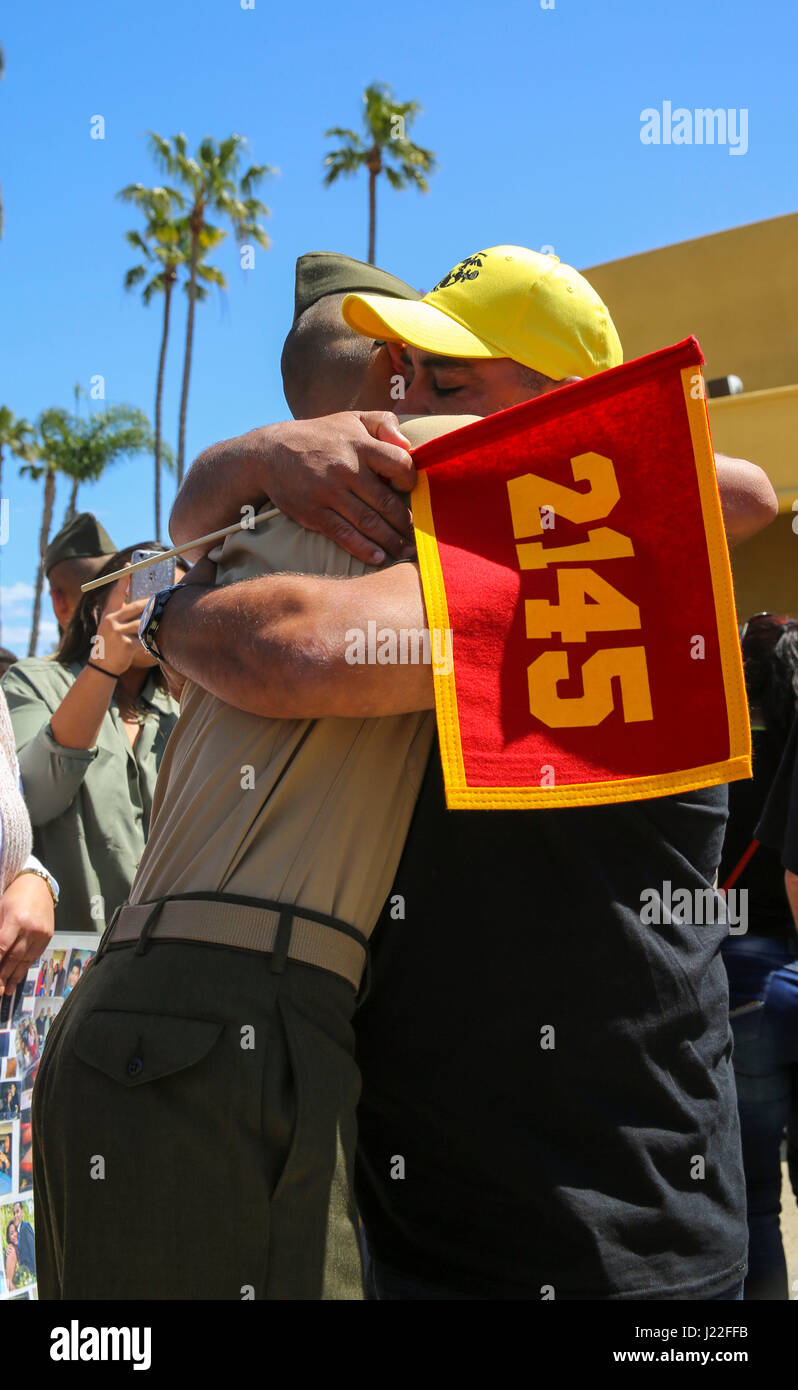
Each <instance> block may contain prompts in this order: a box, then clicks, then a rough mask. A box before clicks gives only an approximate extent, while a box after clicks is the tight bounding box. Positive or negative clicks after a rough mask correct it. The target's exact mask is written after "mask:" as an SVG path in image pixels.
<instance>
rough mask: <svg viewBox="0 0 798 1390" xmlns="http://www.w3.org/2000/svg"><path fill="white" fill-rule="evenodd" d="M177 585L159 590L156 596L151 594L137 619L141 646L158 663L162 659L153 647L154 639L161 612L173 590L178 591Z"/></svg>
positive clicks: (159, 623) (159, 624) (154, 646)
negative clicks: (155, 657) (154, 657)
mask: <svg viewBox="0 0 798 1390" xmlns="http://www.w3.org/2000/svg"><path fill="white" fill-rule="evenodd" d="M179 588H180V585H179V584H173V585H172V586H171V588H169V589H161V590H160V591H159V592H158V593H157V594H153V596H152V598H151V599H150V600H149V602H148V603H147V607H146V608H145V609H144V612H143V613H142V615H141V617H140V618H139V641H140V642H141V644H142V646H144V647H146V648H147V651H148V652H149V653H150V655H151V656H157V658H158V660H159V661H163V660H164V657H163V656H162V655H161V653H160V652H159V651H158V648H157V647H156V645H155V637H156V634H157V632H158V628H159V627H160V626H161V619H162V617H163V610H164V609H165V607H166V605H167V603H168V602H169V600H170V598H171V597H172V594H173V593H174V591H175V589H179Z"/></svg>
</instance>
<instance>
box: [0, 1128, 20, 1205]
mask: <svg viewBox="0 0 798 1390" xmlns="http://www.w3.org/2000/svg"><path fill="white" fill-rule="evenodd" d="M16 1187H17V1183H16V1182H15V1181H14V1126H13V1124H12V1123H11V1122H10V1121H8V1120H5V1121H0V1197H7V1196H9V1195H10V1194H11V1193H12V1192H13V1191H14V1190H15V1188H16Z"/></svg>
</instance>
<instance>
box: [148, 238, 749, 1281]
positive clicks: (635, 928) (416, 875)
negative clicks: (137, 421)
mask: <svg viewBox="0 0 798 1390" xmlns="http://www.w3.org/2000/svg"><path fill="white" fill-rule="evenodd" d="M499 303H500V304H501V312H498V311H497V308H496V305H497V304H499ZM343 313H344V317H345V318H346V320H347V322H348V323H349V324H350V325H351V326H354V327H356V328H357V330H358V331H360V332H362V333H363V334H365V335H366V336H367V337H369V338H371V337H374V338H378V339H379V338H382V339H387V340H388V341H389V350H390V352H391V354H392V357H393V360H394V363H395V365H397V368H398V366H399V365H400V364H402V365H403V366H404V369H405V372H406V375H407V380H408V389H407V392H406V395H405V400H404V409H405V410H406V411H407V412H408V413H418V414H421V415H428V414H432V413H433V412H437V411H440V410H446V411H447V412H452V411H453V412H454V413H455V414H457V415H459V416H460V417H461V420H462V413H463V412H469V413H474V414H481V413H489V412H491V411H495V410H499V409H502V408H504V407H506V406H509V405H512V404H514V403H515V402H516V401H519V400H525V399H529V397H530V396H534V395H539V394H540V393H541V392H542V391H547V390H551V389H555V388H556V387H557V386H559V385H561V384H563V383H564V382H565V381H567V380H569V379H573V378H574V377H577V376H586V375H593V374H595V373H596V372H598V371H601V370H603V369H604V368H606V367H609V366H612V365H614V364H615V363H616V362H618V361H619V360H620V344H619V343H618V339H617V335H616V334H615V331H614V328H613V326H612V323H611V320H610V319H609V315H608V314H607V311H606V309H605V307H604V305H603V304H602V303H601V301H600V300H599V299H598V297H597V296H595V295H594V294H593V292H592V290H590V287H589V286H587V285H586V282H585V281H584V280H583V279H582V277H580V276H578V275H577V273H576V272H575V271H572V270H569V269H568V268H567V267H561V266H559V264H558V263H557V262H556V260H554V259H552V258H546V257H540V256H537V255H536V253H533V252H528V251H525V250H523V249H521V248H514V247H495V248H491V249H490V250H488V251H483V252H480V253H477V254H476V255H475V256H472V257H469V258H467V260H465V261H461V262H459V263H458V265H457V266H456V267H455V268H454V270H453V271H451V272H450V273H449V275H447V276H446V277H445V278H444V280H443V281H441V282H440V284H439V285H437V286H436V288H435V289H434V290H433V291H431V292H430V294H429V295H427V296H426V297H425V298H424V299H423V300H422V301H419V302H418V303H412V304H408V303H396V302H392V301H391V300H390V299H388V298H383V297H381V296H379V295H372V294H370V293H365V294H356V295H352V296H349V297H348V298H347V299H345V300H344V303H343ZM403 344H409V346H408V347H407V349H406V351H405V350H404V349H403V347H402V345H403ZM724 468H725V470H726V491H727V492H728V482H729V480H730V479H731V478H735V479H736V481H737V485H738V488H739V492H738V497H737V505H736V506H733V507H732V510H731V515H732V517H733V519H734V525H735V528H736V529H737V532H738V534H739V532H740V531H742V532H744V531H745V529H746V527H748V528H749V529H758V528H759V526H760V525H762V524H765V521H766V519H769V517H770V515H772V514H773V497H772V492H771V491H769V489H768V485H767V483H766V481H765V480H763V478H762V476H761V475H760V473H759V470H756V469H755V468H753V466H752V465H745V464H742V465H738V464H737V463H736V462H735V461H728V462H727V464H726V465H724ZM721 483H722V490H723V483H724V480H723V478H721ZM746 489H747V497H748V504H746V503H745V502H744V501H742V500H741V495H742V496H745V495H746ZM250 500H251V501H253V502H254V501H255V500H256V499H253V498H251V499H250ZM747 513H749V514H750V513H753V521H752V520H751V516H750V515H747ZM184 524H185V517H183V518H182V520H181V523H180V525H181V526H182V525H184ZM202 577H203V570H202V569H201V568H199V567H198V571H197V573H196V574H195V575H194V576H193V579H194V580H195V581H196V580H200V579H201V578H202ZM369 621H376V623H377V625H378V626H379V627H385V628H402V627H405V628H419V627H422V626H423V624H424V609H423V602H422V598H421V591H420V585H419V581H418V576H417V573H416V571H415V568H414V567H413V566H411V565H396V566H394V567H392V568H389V569H387V570H382V571H378V572H375V573H372V574H365V575H363V576H362V577H359V578H358V579H353V580H346V579H339V580H329V579H326V578H319V577H313V578H310V577H303V576H299V575H291V574H282V575H270V576H267V577H264V578H259V579H254V580H249V581H245V582H243V583H241V584H238V585H235V586H232V588H229V589H227V591H225V590H224V589H214V588H213V587H208V586H207V585H203V584H202V583H194V584H193V585H192V586H187V587H186V588H184V590H183V592H182V593H180V592H178V593H176V594H175V596H174V598H173V599H172V601H171V602H170V604H169V608H168V609H167V612H166V617H165V621H164V623H163V624H162V626H161V628H160V629H159V644H160V646H161V649H162V651H163V652H164V654H165V656H166V658H167V660H168V661H169V662H170V663H171V664H173V665H174V666H176V667H177V668H178V669H179V670H180V671H181V672H183V673H185V674H186V675H187V676H189V677H190V678H191V679H192V680H194V681H196V682H198V683H200V684H202V685H205V686H206V687H207V688H209V689H211V690H212V691H213V692H214V693H215V694H216V695H217V696H219V697H220V698H222V699H224V700H226V701H228V702H230V703H232V704H236V705H238V706H240V707H241V708H243V709H246V710H249V711H251V712H253V713H259V714H262V715H268V716H271V717H272V718H292V717H309V716H310V715H313V716H319V715H346V716H349V717H362V716H363V715H381V716H383V715H387V714H395V713H399V712H402V711H408V710H421V709H426V708H429V707H431V705H432V681H431V675H430V672H429V669H428V668H427V667H424V666H423V665H417V666H412V665H405V666H399V665H395V666H390V665H384V666H383V665H379V664H377V663H375V664H374V665H368V666H356V667H352V666H350V665H349V664H348V662H347V659H346V650H347V632H348V630H350V629H351V628H353V627H357V626H361V627H365V626H366V624H367V623H368V622H369ZM225 643H227V644H228V647H227V650H228V653H230V652H232V653H234V655H233V657H232V660H231V659H230V657H229V656H228V658H227V659H226V660H224V661H218V662H217V661H215V660H214V659H213V656H212V655H210V654H209V653H212V651H213V649H214V648H216V647H217V646H218V647H221V646H222V645H223V644H225ZM724 820H725V789H723V788H707V789H702V790H700V791H697V792H694V793H691V794H689V795H686V796H681V797H662V798H657V799H654V800H651V801H648V802H634V803H627V804H617V805H612V806H603V807H595V808H590V807H586V808H581V807H580V808H572V809H568V810H551V811H535V812H517V811H516V812H506V813H501V812H488V813H480V812H472V811H469V812H451V813H449V812H446V810H445V806H444V800H443V789H442V780H441V773H440V765H439V760H438V758H437V756H436V755H435V754H434V753H433V755H432V757H431V759H430V762H429V764H428V767H427V773H426V777H425V780H424V784H423V786H422V789H421V793H420V796H419V801H418V804H417V807H416V812H415V815H414V818H413V821H412V823H411V827H410V831H409V834H408V837H407V841H406V844H405V850H404V854H403V857H402V861H401V864H400V867H399V870H398V874H397V877H396V879H395V881H394V884H393V888H392V890H391V894H390V895H389V897H388V899H387V900H386V904H385V907H384V908H383V912H382V916H381V919H380V922H379V924H378V928H377V933H376V936H375V944H376V950H375V983H374V988H373V991H372V995H371V998H370V999H369V1000H367V1002H366V1004H365V1005H364V1007H363V1008H362V1009H361V1011H360V1014H359V1017H358V1035H359V1044H358V1055H359V1061H360V1065H361V1069H362V1072H363V1099H362V1102H361V1107H360V1129H361V1138H360V1166H359V1177H358V1197H359V1202H360V1206H361V1211H362V1214H363V1218H364V1221H365V1226H366V1231H367V1236H368V1243H369V1247H370V1251H371V1256H372V1262H371V1282H372V1290H373V1293H374V1296H377V1297H382V1298H409V1299H440V1298H447V1297H454V1298H503V1297H504V1298H517V1297H521V1298H531V1299H540V1298H560V1299H561V1298H565V1299H580V1298H624V1297H625V1298H663V1299H728V1298H735V1297H737V1296H738V1294H739V1287H740V1283H741V1279H742V1275H743V1273H744V1267H745V1247H746V1228H745V1203H744V1193H743V1182H742V1170H741V1164H740V1152H739V1134H738V1128H737V1118H736V1117H737V1111H736V1102H735V1096H734V1083H733V1078H732V1074H731V1069H730V1064H729V1052H730V1041H729V1030H728V1020H727V995H726V984H725V975H724V972H723V966H722V963H721V961H720V959H719V957H718V950H719V946H720V941H721V939H722V937H723V935H724V930H723V929H722V928H713V927H702V928H701V930H700V931H696V929H695V928H694V927H693V926H692V925H690V924H682V923H678V922H675V921H670V920H668V921H667V922H666V924H665V926H664V928H662V929H656V930H652V928H651V927H649V926H648V925H644V924H643V922H642V920H641V912H640V903H641V901H645V900H646V899H645V898H644V897H643V895H644V894H645V895H648V894H650V892H651V889H652V887H654V888H655V889H656V888H657V887H659V888H660V889H661V888H662V887H663V885H664V884H665V882H668V883H669V885H670V886H671V888H672V889H683V890H686V891H687V892H688V893H689V894H690V895H691V897H692V895H693V894H699V893H701V894H703V893H705V892H706V891H707V890H710V889H711V884H712V882H713V879H714V875H715V871H716V867H717V863H718V860H719V856H720V849H721V844H722V838H723V825H724ZM544 1038H545V1040H546V1042H547V1044H548V1045H546V1046H544V1042H543V1040H544ZM551 1038H554V1039H556V1041H555V1042H554V1044H553V1045H551V1043H550V1042H549V1040H550V1039H551ZM698 1159H700V1165H699V1166H700V1181H699V1179H698V1172H699V1169H698V1168H697V1160H698Z"/></svg>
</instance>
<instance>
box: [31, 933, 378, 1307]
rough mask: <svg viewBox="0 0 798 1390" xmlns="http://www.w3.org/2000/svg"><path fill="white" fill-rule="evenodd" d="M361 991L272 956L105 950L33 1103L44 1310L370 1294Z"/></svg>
mask: <svg viewBox="0 0 798 1390" xmlns="http://www.w3.org/2000/svg"><path fill="white" fill-rule="evenodd" d="M354 1006H355V994H354V991H353V989H352V987H351V986H350V985H349V984H348V983H347V982H346V981H345V980H343V979H341V978H340V977H339V976H337V975H334V974H332V973H330V972H327V971H324V970H320V969H316V968H314V967H312V966H308V965H303V964H301V963H299V962H296V961H292V960H287V961H285V964H284V968H283V970H282V972H281V973H274V971H273V969H272V957H271V956H270V955H265V954H262V953H259V952H253V951H244V950H238V949H233V948H229V947H222V946H209V945H198V944H195V943H189V942H174V941H159V940H154V941H151V942H150V943H149V945H148V947H147V950H146V952H145V953H144V954H137V953H136V949H135V946H134V945H126V946H114V945H112V946H109V947H108V948H107V949H106V950H105V951H104V952H103V953H102V954H101V955H99V956H98V957H97V959H96V960H95V961H94V962H92V964H91V965H90V966H89V967H88V968H87V970H86V972H85V975H84V977H83V979H82V980H81V981H80V983H79V984H78V985H77V987H76V988H75V989H74V990H73V992H72V994H71V995H70V996H69V998H68V999H67V1000H66V1002H65V1004H64V1006H63V1008H62V1009H61V1012H60V1013H59V1015H58V1016H57V1018H56V1019H55V1021H54V1023H53V1026H52V1028H51V1029H50V1033H49V1035H48V1037H47V1042H46V1045H45V1047H44V1050H43V1054H42V1059H41V1063H40V1066H39V1071H38V1075H37V1078H36V1082H35V1086H34V1093H33V1110H32V1127H33V1147H34V1197H35V1227H36V1258H37V1265H38V1281H39V1297H40V1298H43V1299H109V1298H111V1299H359V1298H362V1296H363V1294H362V1270H361V1261H360V1250H359V1243H358V1239H357V1227H356V1215H355V1209H354V1204H353V1200H352V1196H351V1193H352V1164H353V1159H354V1148H355V1136H356V1130H355V1110H356V1106H357V1101H358V1095H359V1090H360V1078H359V1074H358V1071H357V1067H356V1065H355V1062H354V1060H353V1035H352V1028H351V1017H352V1013H353V1011H354Z"/></svg>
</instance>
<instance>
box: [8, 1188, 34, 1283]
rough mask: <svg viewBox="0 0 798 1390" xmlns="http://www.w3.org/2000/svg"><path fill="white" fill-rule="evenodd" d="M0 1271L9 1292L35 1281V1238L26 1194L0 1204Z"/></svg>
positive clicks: (31, 1212) (31, 1204)
mask: <svg viewBox="0 0 798 1390" xmlns="http://www.w3.org/2000/svg"><path fill="white" fill-rule="evenodd" d="M0 1235H2V1246H3V1250H2V1256H3V1272H4V1274H5V1281H6V1288H7V1290H8V1293H9V1295H11V1294H12V1293H13V1292H16V1290H18V1289H24V1288H25V1287H26V1286H27V1285H29V1284H35V1282H36V1240H35V1236H34V1231H33V1202H32V1201H31V1200H30V1198H26V1199H24V1200H22V1201H16V1202H4V1203H3V1205H2V1206H0Z"/></svg>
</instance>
